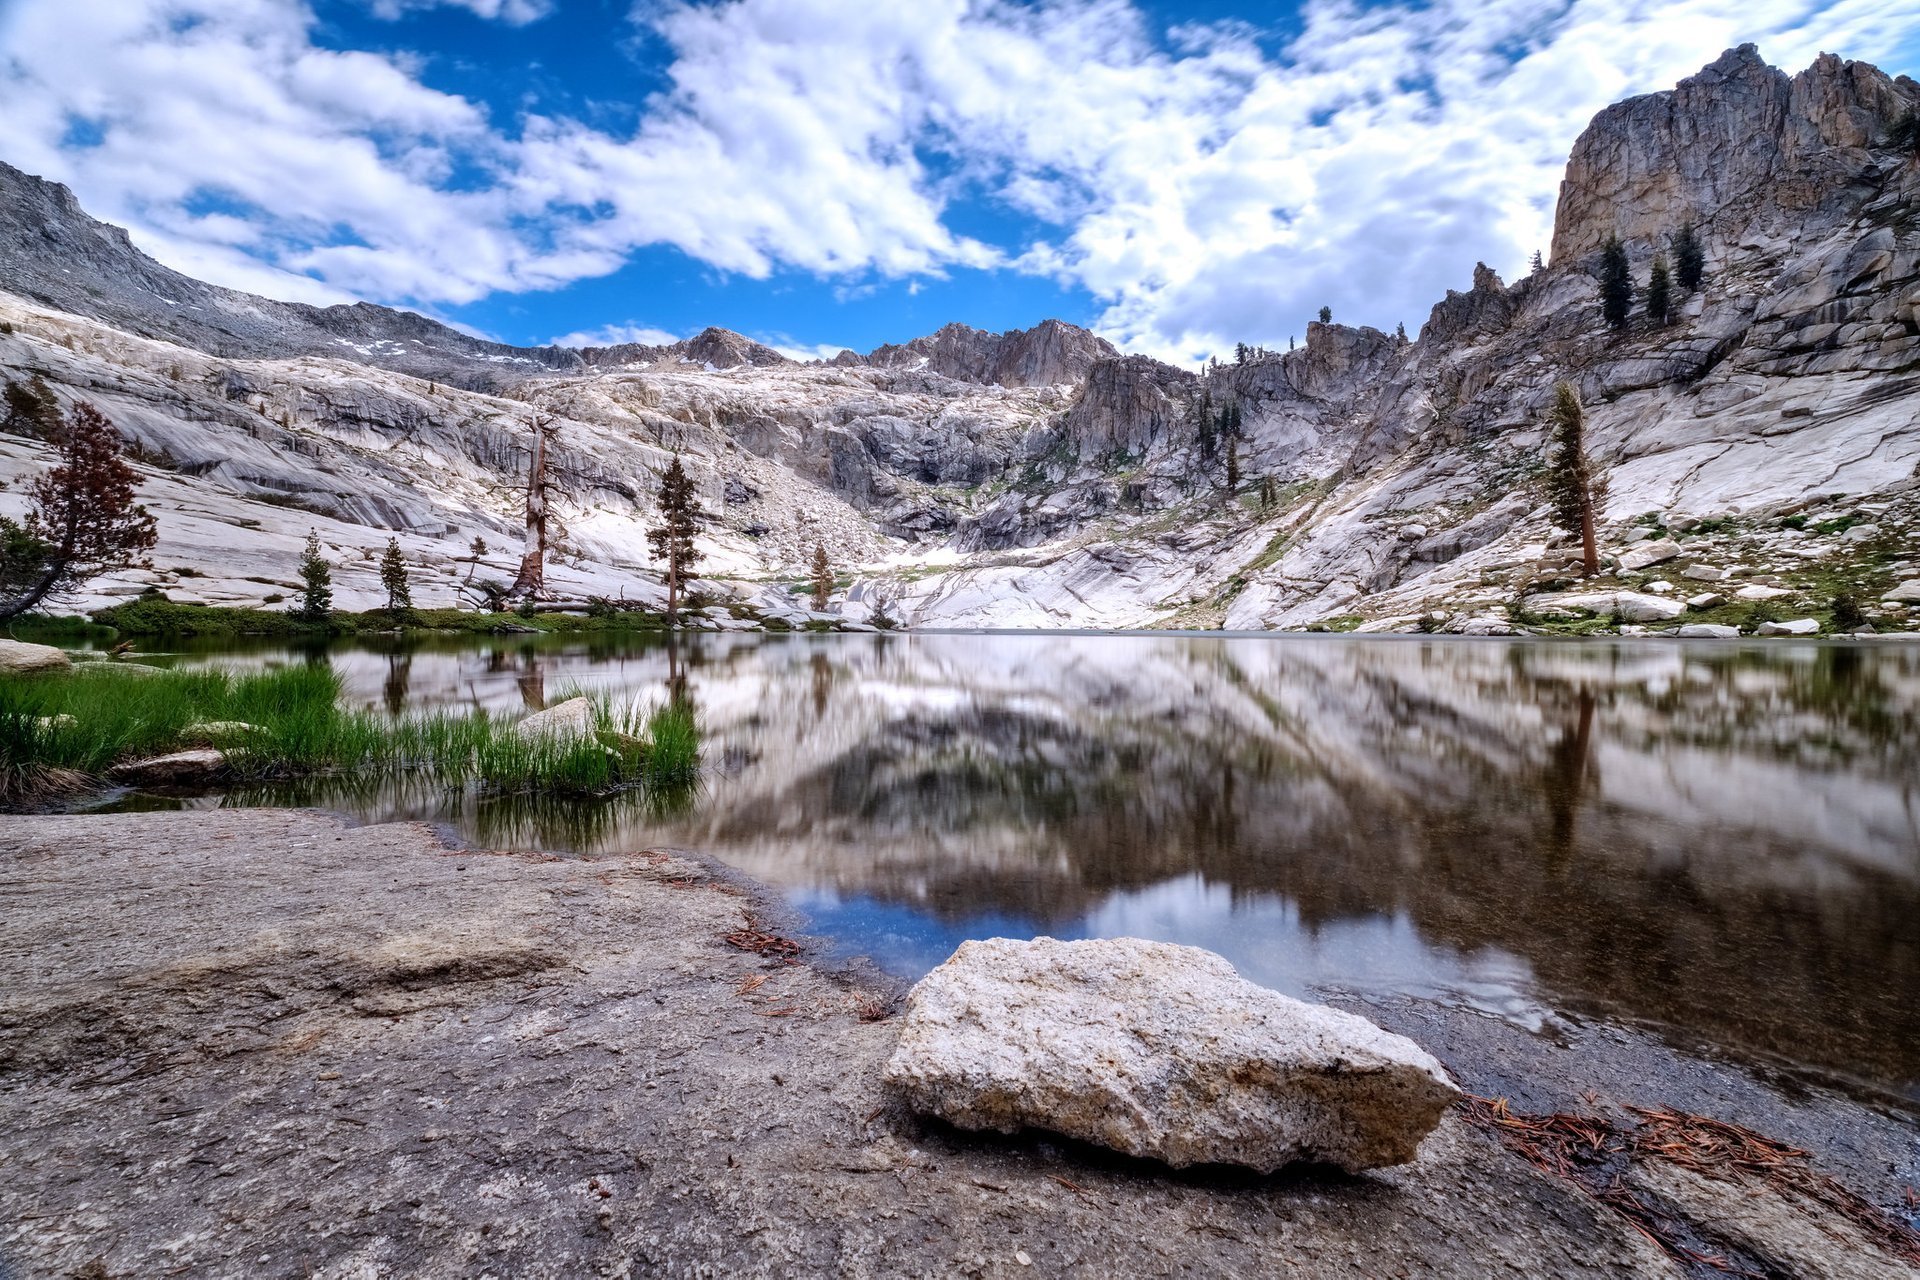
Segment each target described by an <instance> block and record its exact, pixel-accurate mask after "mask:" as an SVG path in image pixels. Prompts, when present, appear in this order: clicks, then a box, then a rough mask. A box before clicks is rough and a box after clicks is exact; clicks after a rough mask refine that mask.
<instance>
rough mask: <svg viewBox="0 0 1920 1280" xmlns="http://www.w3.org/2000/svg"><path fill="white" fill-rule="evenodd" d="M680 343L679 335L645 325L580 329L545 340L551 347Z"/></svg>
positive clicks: (644, 345)
mask: <svg viewBox="0 0 1920 1280" xmlns="http://www.w3.org/2000/svg"><path fill="white" fill-rule="evenodd" d="M678 341H680V335H679V334H676V333H668V332H667V331H666V330H665V329H654V328H650V327H648V326H646V325H637V324H633V323H627V324H603V325H601V326H600V327H599V328H598V329H581V330H578V331H576V332H573V333H563V334H561V335H560V336H559V337H557V338H549V339H547V345H548V346H553V347H620V346H625V345H627V344H628V343H633V344H635V345H637V346H642V347H668V346H672V345H673V344H674V343H676V342H678Z"/></svg>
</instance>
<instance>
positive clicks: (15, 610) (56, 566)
mask: <svg viewBox="0 0 1920 1280" xmlns="http://www.w3.org/2000/svg"><path fill="white" fill-rule="evenodd" d="M66 568H67V561H66V558H65V557H63V556H59V555H56V556H55V557H54V558H53V561H52V562H51V563H50V564H49V565H48V566H47V569H46V571H45V572H44V573H42V574H41V575H40V580H39V581H38V582H36V583H34V584H33V585H32V586H30V587H28V588H27V589H26V590H25V591H23V592H21V593H20V594H19V595H17V596H14V597H12V598H11V599H7V600H0V622H6V621H8V620H10V619H13V618H17V617H19V616H20V615H21V614H23V613H25V612H27V611H28V610H29V609H32V608H33V607H34V606H35V605H37V604H39V603H40V602H41V601H42V600H45V599H46V598H47V597H48V596H49V595H51V594H53V589H54V587H56V586H57V585H59V582H60V576H61V575H62V574H63V573H65V572H66Z"/></svg>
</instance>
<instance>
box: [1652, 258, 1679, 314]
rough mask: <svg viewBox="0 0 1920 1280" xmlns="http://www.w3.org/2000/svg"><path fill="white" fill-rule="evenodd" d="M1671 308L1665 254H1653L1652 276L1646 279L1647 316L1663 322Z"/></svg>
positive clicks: (1670, 290) (1671, 302)
mask: <svg viewBox="0 0 1920 1280" xmlns="http://www.w3.org/2000/svg"><path fill="white" fill-rule="evenodd" d="M1672 309H1673V288H1672V285H1671V284H1670V283H1669V281H1668V278H1667V255H1666V254H1664V253H1656V254H1655V255H1653V276H1652V278H1651V279H1649V280H1648V281H1647V318H1648V319H1649V320H1651V321H1653V322H1654V323H1655V324H1665V323H1666V322H1667V316H1668V314H1669V313H1670V312H1671V311H1672Z"/></svg>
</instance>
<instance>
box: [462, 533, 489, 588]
mask: <svg viewBox="0 0 1920 1280" xmlns="http://www.w3.org/2000/svg"><path fill="white" fill-rule="evenodd" d="M467 550H468V551H469V552H470V553H471V554H470V555H468V556H467V580H466V583H465V584H463V585H471V584H472V582H473V572H474V570H476V569H478V568H479V567H480V561H481V559H482V558H484V557H485V556H486V554H487V540H486V539H485V538H475V539H474V540H473V543H472V545H471V546H469V547H468V548H467Z"/></svg>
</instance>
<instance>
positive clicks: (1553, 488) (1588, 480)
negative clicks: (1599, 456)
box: [1547, 382, 1607, 577]
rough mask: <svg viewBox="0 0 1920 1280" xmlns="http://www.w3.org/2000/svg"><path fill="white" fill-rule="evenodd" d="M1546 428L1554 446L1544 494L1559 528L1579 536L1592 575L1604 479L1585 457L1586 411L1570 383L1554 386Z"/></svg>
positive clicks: (1595, 570) (1585, 564)
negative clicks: (1548, 500) (1551, 506)
mask: <svg viewBox="0 0 1920 1280" xmlns="http://www.w3.org/2000/svg"><path fill="white" fill-rule="evenodd" d="M1547 429H1548V431H1549V433H1550V434H1551V436H1552V438H1553V446H1554V448H1553V456H1552V457H1551V458H1549V459H1548V463H1547V465H1548V472H1547V490H1548V494H1547V496H1548V497H1549V498H1550V499H1552V502H1553V511H1554V517H1555V519H1556V520H1557V521H1558V522H1559V525H1560V527H1561V528H1562V529H1565V530H1566V531H1567V532H1568V533H1570V534H1573V535H1574V536H1575V537H1577V538H1579V539H1580V550H1581V564H1582V566H1583V568H1584V570H1585V572H1586V575H1587V576H1588V577H1592V576H1593V575H1594V574H1596V573H1598V572H1600V546H1599V541H1598V538H1597V537H1596V534H1595V529H1594V526H1595V523H1596V522H1597V520H1598V518H1599V512H1600V509H1601V508H1602V507H1604V506H1605V505H1606V502H1607V478H1606V477H1605V476H1603V475H1599V474H1597V473H1596V472H1595V471H1594V468H1593V462H1592V460H1591V459H1590V458H1588V457H1587V419H1586V414H1585V413H1583V412H1582V411H1581V408H1580V396H1579V394H1578V393H1577V392H1575V391H1574V389H1573V385H1572V384H1571V383H1567V382H1562V383H1560V384H1559V385H1558V386H1556V387H1554V389H1553V405H1552V407H1551V408H1549V409H1548V410H1547Z"/></svg>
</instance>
